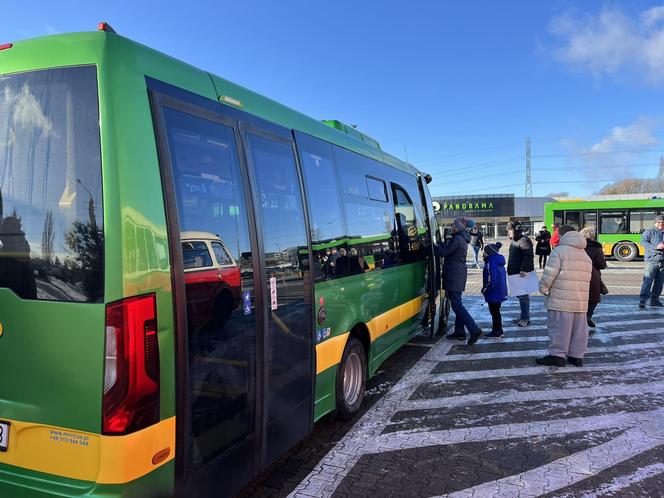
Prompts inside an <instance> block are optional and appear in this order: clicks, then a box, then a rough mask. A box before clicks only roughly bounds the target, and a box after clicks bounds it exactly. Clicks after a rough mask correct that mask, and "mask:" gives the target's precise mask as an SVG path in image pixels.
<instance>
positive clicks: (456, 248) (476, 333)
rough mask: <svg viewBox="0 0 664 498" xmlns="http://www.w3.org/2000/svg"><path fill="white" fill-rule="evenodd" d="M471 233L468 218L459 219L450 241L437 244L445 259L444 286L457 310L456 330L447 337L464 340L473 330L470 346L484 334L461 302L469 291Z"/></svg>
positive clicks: (437, 249) (438, 251) (453, 227)
mask: <svg viewBox="0 0 664 498" xmlns="http://www.w3.org/2000/svg"><path fill="white" fill-rule="evenodd" d="M468 242H470V235H468V232H467V231H466V219H464V218H456V219H455V220H454V222H453V223H452V237H451V238H450V240H449V241H447V242H439V243H438V244H436V246H435V252H436V255H437V256H439V257H441V258H444V260H443V289H445V295H446V296H447V297H448V298H449V300H450V305H451V306H452V311H454V315H455V320H454V333H452V334H449V335H447V336H446V337H447V339H456V340H462V341H463V340H465V339H466V332H465V331H464V327H465V328H466V329H468V332H470V338H469V339H468V345H472V344H475V343H476V342H477V341H478V339H479V338H480V337H482V329H480V328H479V327H478V326H477V324H476V323H475V320H473V317H471V316H470V313H468V310H467V309H466V308H465V306H464V305H463V303H462V302H461V294H462V293H463V291H464V290H466V278H467V275H468V268H467V267H466V256H467V254H468Z"/></svg>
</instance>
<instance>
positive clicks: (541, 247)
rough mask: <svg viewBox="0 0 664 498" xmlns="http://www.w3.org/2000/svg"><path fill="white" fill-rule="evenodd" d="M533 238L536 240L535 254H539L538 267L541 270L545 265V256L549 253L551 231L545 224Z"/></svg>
mask: <svg viewBox="0 0 664 498" xmlns="http://www.w3.org/2000/svg"><path fill="white" fill-rule="evenodd" d="M535 240H536V241H537V246H536V247H535V254H537V255H538V256H539V267H540V270H541V269H542V268H544V267H545V266H546V258H548V257H549V254H551V232H549V231H548V230H547V229H546V225H545V226H543V227H542V229H541V230H540V231H539V233H538V234H537V237H535Z"/></svg>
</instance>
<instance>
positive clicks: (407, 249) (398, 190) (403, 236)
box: [392, 183, 422, 263]
mask: <svg viewBox="0 0 664 498" xmlns="http://www.w3.org/2000/svg"><path fill="white" fill-rule="evenodd" d="M392 189H393V193H394V211H395V215H396V221H397V226H396V228H395V231H396V239H397V243H398V250H399V257H400V258H401V261H402V262H403V263H410V262H413V261H417V260H418V259H421V253H422V251H421V250H420V249H421V243H420V239H419V231H418V222H417V219H416V216H415V206H414V205H413V201H412V200H411V199H410V196H409V195H408V193H407V192H406V191H405V190H404V189H403V188H402V187H401V186H399V185H396V184H394V183H393V184H392Z"/></svg>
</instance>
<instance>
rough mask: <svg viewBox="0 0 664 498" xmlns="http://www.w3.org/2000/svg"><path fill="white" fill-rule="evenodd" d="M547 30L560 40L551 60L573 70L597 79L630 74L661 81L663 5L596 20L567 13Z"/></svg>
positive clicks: (610, 12)
mask: <svg viewBox="0 0 664 498" xmlns="http://www.w3.org/2000/svg"><path fill="white" fill-rule="evenodd" d="M550 30H551V32H552V33H553V34H554V35H555V36H556V37H558V38H560V40H561V44H560V45H559V46H558V47H557V48H555V49H554V50H553V57H554V58H555V59H556V60H558V61H560V62H563V63H565V64H568V65H570V66H571V67H573V68H575V69H578V70H581V71H589V72H591V73H592V74H594V75H596V76H602V75H604V74H609V75H613V74H616V73H618V71H622V70H630V71H636V72H637V74H643V75H645V76H646V77H647V78H648V79H649V80H651V81H652V82H661V81H664V5H661V6H658V7H653V8H651V9H648V10H646V11H643V12H641V13H640V15H638V16H632V17H630V16H628V15H627V14H626V13H624V12H623V11H622V10H619V9H617V8H604V9H603V10H602V11H601V12H600V13H599V14H597V15H596V16H592V15H589V14H581V15H579V14H578V13H576V12H568V13H567V14H564V15H561V16H559V17H557V18H555V19H554V20H553V21H552V22H551V26H550Z"/></svg>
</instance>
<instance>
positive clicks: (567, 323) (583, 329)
mask: <svg viewBox="0 0 664 498" xmlns="http://www.w3.org/2000/svg"><path fill="white" fill-rule="evenodd" d="M547 327H548V330H549V339H550V341H551V343H550V344H549V354H550V355H551V356H560V357H562V358H566V357H567V356H572V357H573V358H583V355H584V354H585V353H586V348H587V347H588V322H587V317H586V314H585V313H572V312H571V311H555V310H549V311H548V317H547Z"/></svg>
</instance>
